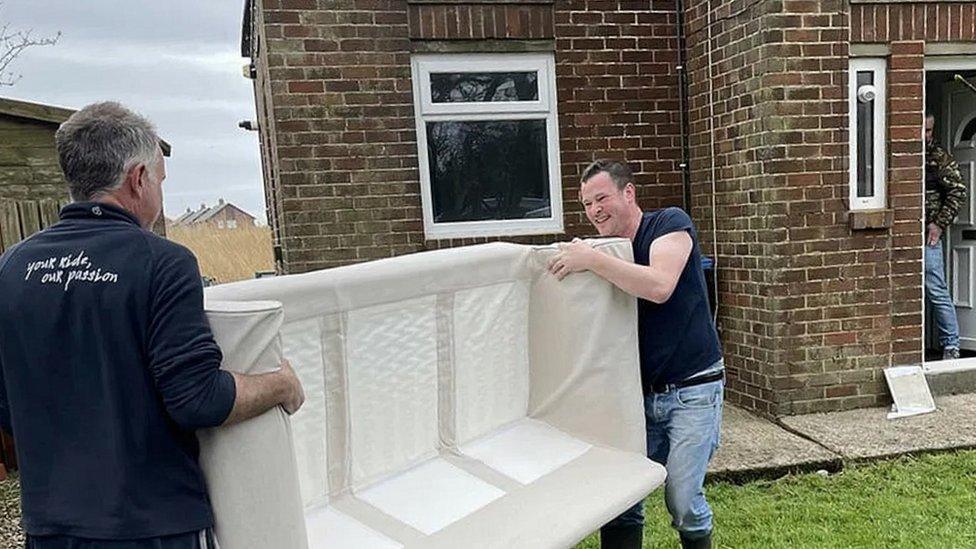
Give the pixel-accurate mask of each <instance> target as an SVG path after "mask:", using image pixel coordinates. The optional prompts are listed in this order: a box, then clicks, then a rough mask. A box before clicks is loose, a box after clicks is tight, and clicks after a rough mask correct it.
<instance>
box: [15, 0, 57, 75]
mask: <svg viewBox="0 0 976 549" xmlns="http://www.w3.org/2000/svg"><path fill="white" fill-rule="evenodd" d="M0 9H3V3H2V2H0ZM60 38H61V31H58V33H57V34H56V35H55V36H54V37H50V38H37V37H35V36H33V30H31V29H27V30H20V31H19V30H13V29H11V28H10V24H9V23H4V24H3V25H0V86H13V85H14V84H16V83H17V81H18V80H20V78H21V75H19V74H18V75H14V74H13V73H11V72H10V71H9V70H8V67H9V66H10V64H11V63H13V61H14V60H15V59H17V56H18V55H20V54H21V53H22V52H23V51H24V50H26V49H27V48H29V47H31V46H51V45H54V44H56V43H57V42H58V40H59V39H60Z"/></svg>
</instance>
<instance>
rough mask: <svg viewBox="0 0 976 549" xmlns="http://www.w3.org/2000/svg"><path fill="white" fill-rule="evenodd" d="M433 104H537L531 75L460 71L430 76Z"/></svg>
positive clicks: (536, 89)
mask: <svg viewBox="0 0 976 549" xmlns="http://www.w3.org/2000/svg"><path fill="white" fill-rule="evenodd" d="M430 97H431V99H432V100H433V101H434V103H482V102H494V101H538V100H539V81H538V75H537V74H536V73H535V72H463V73H434V74H431V75H430Z"/></svg>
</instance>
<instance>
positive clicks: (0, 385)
mask: <svg viewBox="0 0 976 549" xmlns="http://www.w3.org/2000/svg"><path fill="white" fill-rule="evenodd" d="M0 429H2V430H3V431H5V432H6V433H7V434H8V435H13V434H14V428H13V425H11V423H10V407H9V404H7V384H6V382H5V381H4V377H3V363H2V362H0Z"/></svg>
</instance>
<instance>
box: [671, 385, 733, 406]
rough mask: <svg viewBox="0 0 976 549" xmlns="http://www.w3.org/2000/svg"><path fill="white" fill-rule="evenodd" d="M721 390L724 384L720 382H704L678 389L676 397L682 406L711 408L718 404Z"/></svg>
mask: <svg viewBox="0 0 976 549" xmlns="http://www.w3.org/2000/svg"><path fill="white" fill-rule="evenodd" d="M721 390H722V384H721V383H719V382H712V383H703V384H701V385H692V386H691V387H683V388H681V389H678V390H677V391H676V392H675V394H674V398H675V400H677V401H678V405H679V406H681V407H682V408H711V407H713V406H715V405H716V404H718V395H719V391H721Z"/></svg>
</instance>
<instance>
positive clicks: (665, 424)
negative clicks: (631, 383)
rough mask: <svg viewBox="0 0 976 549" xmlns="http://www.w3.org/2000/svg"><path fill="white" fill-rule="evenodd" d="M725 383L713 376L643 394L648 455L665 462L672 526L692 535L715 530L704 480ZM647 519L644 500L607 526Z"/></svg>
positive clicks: (718, 427)
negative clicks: (684, 385) (695, 383)
mask: <svg viewBox="0 0 976 549" xmlns="http://www.w3.org/2000/svg"><path fill="white" fill-rule="evenodd" d="M724 387H725V383H724V382H722V381H713V382H711V383H703V384H701V385H693V386H691V387H684V388H682V389H675V388H673V387H672V388H669V389H670V390H669V391H667V392H665V393H653V394H650V395H647V396H645V397H644V415H645V417H646V420H647V457H649V458H651V459H652V460H654V461H656V462H657V463H660V464H661V465H664V468H665V469H666V470H667V472H668V478H667V480H666V481H665V483H664V503H665V504H666V505H667V507H668V513H670V514H671V526H673V527H674V528H675V529H676V530H677V531H678V532H680V533H682V534H684V535H685V536H686V537H688V538H692V539H695V538H700V537H703V536H705V535H706V534H709V533H710V532H711V531H712V509H711V507H709V506H708V502H707V501H705V493H704V492H703V491H702V485H703V484H704V482H705V472H706V470H707V469H708V462H709V461H710V460H711V459H712V455H713V454H714V453H715V450H716V449H717V448H718V445H719V438H720V434H719V432H720V430H721V427H722V403H723V389H724ZM643 524H644V502H640V503H638V504H637V505H634V506H633V507H631V508H630V509H628V510H626V511H624V513H623V514H622V515H620V516H619V517H617V518H615V519H613V520H612V521H610V523H608V524H607V526H608V527H614V526H634V525H643Z"/></svg>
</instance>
